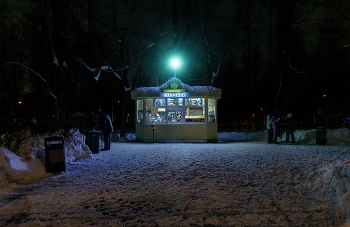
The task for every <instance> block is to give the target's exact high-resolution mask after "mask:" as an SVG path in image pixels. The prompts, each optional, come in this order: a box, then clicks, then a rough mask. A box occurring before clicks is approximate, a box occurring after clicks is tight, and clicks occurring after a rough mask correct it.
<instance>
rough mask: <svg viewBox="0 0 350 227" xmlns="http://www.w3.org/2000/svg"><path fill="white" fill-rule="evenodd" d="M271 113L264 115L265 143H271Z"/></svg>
mask: <svg viewBox="0 0 350 227" xmlns="http://www.w3.org/2000/svg"><path fill="white" fill-rule="evenodd" d="M271 118H272V114H267V115H266V129H267V143H273V129H272V124H271Z"/></svg>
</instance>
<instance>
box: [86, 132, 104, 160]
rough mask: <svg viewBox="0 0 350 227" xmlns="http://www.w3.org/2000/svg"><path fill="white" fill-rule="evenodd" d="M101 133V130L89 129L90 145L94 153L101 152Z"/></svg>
mask: <svg viewBox="0 0 350 227" xmlns="http://www.w3.org/2000/svg"><path fill="white" fill-rule="evenodd" d="M100 135H101V131H89V133H88V144H87V145H88V146H89V148H90V150H91V152H92V153H93V154H98V153H99V152H100Z"/></svg>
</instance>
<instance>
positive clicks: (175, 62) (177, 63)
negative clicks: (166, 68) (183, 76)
mask: <svg viewBox="0 0 350 227" xmlns="http://www.w3.org/2000/svg"><path fill="white" fill-rule="evenodd" d="M180 64H181V62H180V59H179V58H177V57H174V58H172V59H171V61H170V65H171V66H172V67H173V68H174V78H176V69H177V68H178V67H179V66H180Z"/></svg>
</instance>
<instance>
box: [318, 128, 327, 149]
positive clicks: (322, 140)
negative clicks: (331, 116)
mask: <svg viewBox="0 0 350 227" xmlns="http://www.w3.org/2000/svg"><path fill="white" fill-rule="evenodd" d="M316 144H318V145H326V130H325V129H324V128H323V127H317V131H316Z"/></svg>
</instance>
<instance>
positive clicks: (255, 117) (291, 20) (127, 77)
mask: <svg viewBox="0 0 350 227" xmlns="http://www.w3.org/2000/svg"><path fill="white" fill-rule="evenodd" d="M349 29H350V2H348V1H345V0H327V1H314V0H306V1H305V0H230V1H227V0H215V1H211V0H206V1H205V0H203V1H201V0H196V1H195V0H186V1H182V0H170V1H163V0H88V1H86V0H75V1H69V0H34V1H33V0H0V53H1V54H0V65H1V67H0V75H1V76H0V115H1V119H2V120H9V119H10V120H11V119H31V118H33V117H35V118H36V119H37V120H41V119H45V120H46V119H47V120H49V121H51V120H55V119H59V120H60V121H62V122H64V121H68V120H69V116H71V115H72V114H74V113H77V112H81V113H87V112H93V111H96V110H97V109H98V108H102V109H103V110H104V111H105V112H107V113H108V114H110V115H111V117H112V120H113V122H114V123H115V125H116V128H117V129H121V133H122V135H123V133H125V131H124V130H125V129H126V128H128V127H132V126H131V125H132V123H131V124H130V125H128V123H130V122H132V121H133V115H134V102H133V101H132V100H130V90H132V89H134V88H135V87H137V86H157V85H160V84H162V83H163V82H165V81H166V80H168V79H169V78H170V77H171V76H173V71H172V69H171V68H170V67H169V65H168V59H169V58H170V57H171V56H172V55H174V54H176V55H177V56H180V57H181V58H182V61H183V64H182V66H181V68H179V69H178V70H177V77H178V78H180V79H181V80H182V81H183V82H184V83H186V84H189V85H213V86H216V87H218V88H221V89H222V91H223V93H222V99H221V100H220V101H219V110H218V113H219V118H218V119H219V124H220V127H222V129H233V128H237V125H238V126H239V125H241V124H245V123H244V122H247V124H248V128H250V126H251V125H252V124H259V125H263V119H264V116H265V114H266V113H267V112H271V111H273V110H278V111H279V112H280V114H281V115H284V114H285V113H287V112H290V111H291V112H293V113H294V115H295V117H296V118H297V120H298V123H299V124H305V125H309V126H314V125H315V124H317V123H318V122H319V121H321V120H322V119H327V122H328V123H330V124H333V125H336V124H337V123H339V122H343V119H344V118H345V117H348V114H349V98H350V94H349V92H347V90H348V89H347V88H348V87H349V85H350V81H349V80H350V77H349V76H348V75H349V74H350V65H349V60H350V59H349V54H348V53H349V51H350V49H349V48H350V35H349V34H350V33H349ZM50 92H51V94H50ZM53 96H54V97H55V98H56V99H55V98H54V97H53ZM19 101H21V102H22V103H19ZM56 102H57V104H58V113H59V114H58V115H59V118H58V117H57V114H56V113H57V110H56V109H55V108H56V106H55V103H56ZM349 116H350V115H349ZM321 118H322V119H321ZM330 124H329V125H330Z"/></svg>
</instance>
